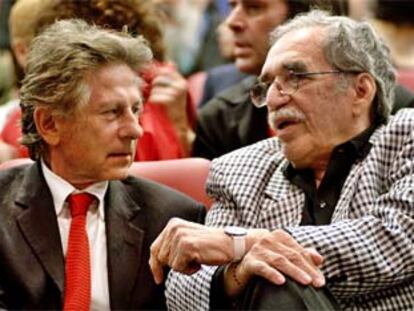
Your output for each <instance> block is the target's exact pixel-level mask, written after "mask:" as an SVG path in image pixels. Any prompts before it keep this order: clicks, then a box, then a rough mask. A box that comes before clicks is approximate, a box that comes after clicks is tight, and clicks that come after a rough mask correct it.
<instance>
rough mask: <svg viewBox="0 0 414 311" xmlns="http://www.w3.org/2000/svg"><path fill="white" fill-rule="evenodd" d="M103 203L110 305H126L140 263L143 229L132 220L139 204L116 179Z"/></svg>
mask: <svg viewBox="0 0 414 311" xmlns="http://www.w3.org/2000/svg"><path fill="white" fill-rule="evenodd" d="M105 205H106V207H105V209H106V211H105V218H106V232H107V245H108V281H109V293H110V305H111V309H128V307H129V305H130V301H131V298H132V297H131V295H132V292H133V289H134V285H135V283H136V278H137V274H138V270H139V267H140V266H141V264H142V262H141V261H142V258H141V254H142V244H143V240H144V230H143V229H142V228H138V227H137V226H136V225H135V224H134V219H135V218H136V216H137V214H138V212H139V210H140V208H139V206H138V205H137V204H136V203H135V202H134V201H133V200H132V198H131V197H130V196H129V194H128V193H127V191H126V189H125V187H124V186H123V185H122V183H121V182H119V181H112V182H110V184H109V188H108V193H107V197H106V204H105Z"/></svg>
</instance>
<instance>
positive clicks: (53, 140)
mask: <svg viewBox="0 0 414 311" xmlns="http://www.w3.org/2000/svg"><path fill="white" fill-rule="evenodd" d="M33 117H34V121H35V124H36V129H37V132H38V133H39V135H40V136H42V138H43V140H44V141H45V142H46V143H47V144H48V145H50V146H56V145H57V144H58V143H59V142H60V136H61V133H60V131H59V126H58V124H57V123H58V122H59V120H58V119H59V117H57V116H56V115H54V114H52V113H51V111H50V109H47V108H42V107H37V108H35V111H34V114H33Z"/></svg>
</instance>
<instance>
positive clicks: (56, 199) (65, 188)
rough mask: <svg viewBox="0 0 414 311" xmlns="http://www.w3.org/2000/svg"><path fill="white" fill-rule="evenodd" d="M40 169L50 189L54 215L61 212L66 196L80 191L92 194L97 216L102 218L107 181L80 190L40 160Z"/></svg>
mask: <svg viewBox="0 0 414 311" xmlns="http://www.w3.org/2000/svg"><path fill="white" fill-rule="evenodd" d="M41 165H42V171H43V174H44V176H45V180H46V183H47V185H48V187H49V189H50V192H51V194H52V198H53V204H54V207H55V211H56V215H60V214H61V213H62V210H63V207H64V205H65V202H66V198H67V197H68V196H69V195H70V194H71V193H80V192H87V193H90V194H93V195H94V196H95V197H96V198H97V199H98V202H99V203H98V216H99V217H100V218H101V219H102V220H104V219H105V213H104V203H103V202H104V197H105V193H106V190H107V189H108V181H102V182H97V183H94V184H92V185H90V186H89V187H87V188H86V189H83V190H82V191H80V190H78V189H76V188H75V187H73V186H72V185H71V184H70V183H68V182H67V181H66V180H64V179H63V178H61V177H60V176H58V175H56V174H55V173H54V172H52V170H51V169H50V168H49V167H48V166H47V165H46V163H45V162H44V161H43V159H42V161H41Z"/></svg>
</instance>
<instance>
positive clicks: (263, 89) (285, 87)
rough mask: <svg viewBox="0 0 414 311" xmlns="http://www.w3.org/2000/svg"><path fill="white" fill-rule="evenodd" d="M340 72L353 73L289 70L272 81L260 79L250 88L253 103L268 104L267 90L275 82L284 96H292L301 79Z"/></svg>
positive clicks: (256, 104) (258, 104)
mask: <svg viewBox="0 0 414 311" xmlns="http://www.w3.org/2000/svg"><path fill="white" fill-rule="evenodd" d="M338 73H353V72H347V71H340V70H333V71H319V72H294V71H288V73H287V74H284V75H280V76H276V78H275V79H274V80H273V81H272V82H261V81H258V82H257V83H256V84H255V85H253V87H252V88H251V89H250V98H251V100H252V102H253V104H254V105H255V106H256V107H258V108H260V107H264V106H266V97H267V92H268V91H269V88H270V86H271V85H272V84H275V86H276V88H277V89H278V91H279V93H280V94H281V95H284V96H291V95H293V94H294V93H295V92H296V91H297V90H298V89H299V81H300V80H301V79H303V78H305V77H309V76H316V75H326V74H338Z"/></svg>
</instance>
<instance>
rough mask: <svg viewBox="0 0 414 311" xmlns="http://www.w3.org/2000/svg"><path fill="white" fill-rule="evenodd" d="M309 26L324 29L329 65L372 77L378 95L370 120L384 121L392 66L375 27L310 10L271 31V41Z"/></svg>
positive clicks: (389, 101) (391, 94)
mask: <svg viewBox="0 0 414 311" xmlns="http://www.w3.org/2000/svg"><path fill="white" fill-rule="evenodd" d="M309 27H322V28H324V29H325V30H326V34H327V36H326V38H324V40H323V43H322V44H323V47H322V48H323V51H324V55H325V58H326V60H327V62H328V63H329V64H330V65H331V66H332V67H334V68H336V69H338V70H341V71H351V72H367V73H369V74H370V75H371V76H372V77H373V78H374V80H375V83H376V85H377V94H376V96H375V99H374V103H373V105H372V108H371V120H372V121H373V122H375V123H377V124H380V123H385V122H386V121H387V120H388V117H389V115H390V113H391V110H392V106H393V104H394V88H395V79H396V78H395V68H394V67H393V65H392V63H391V60H390V56H389V49H388V47H387V46H386V45H385V44H384V42H383V41H382V40H381V38H380V37H379V36H378V35H377V34H376V33H375V31H374V29H373V28H372V27H371V26H370V25H369V24H368V23H366V22H357V21H355V20H352V19H351V18H348V17H343V16H330V15H329V14H328V13H327V12H325V11H321V10H313V11H310V12H308V13H306V14H300V15H298V16H296V17H295V18H293V19H292V20H290V21H288V22H287V23H285V24H283V25H281V26H279V27H277V28H276V29H275V30H274V31H273V32H272V33H271V41H272V44H274V43H275V42H276V41H277V40H278V39H280V38H281V37H282V36H284V35H285V34H287V33H289V32H291V31H294V30H297V29H301V28H309Z"/></svg>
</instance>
